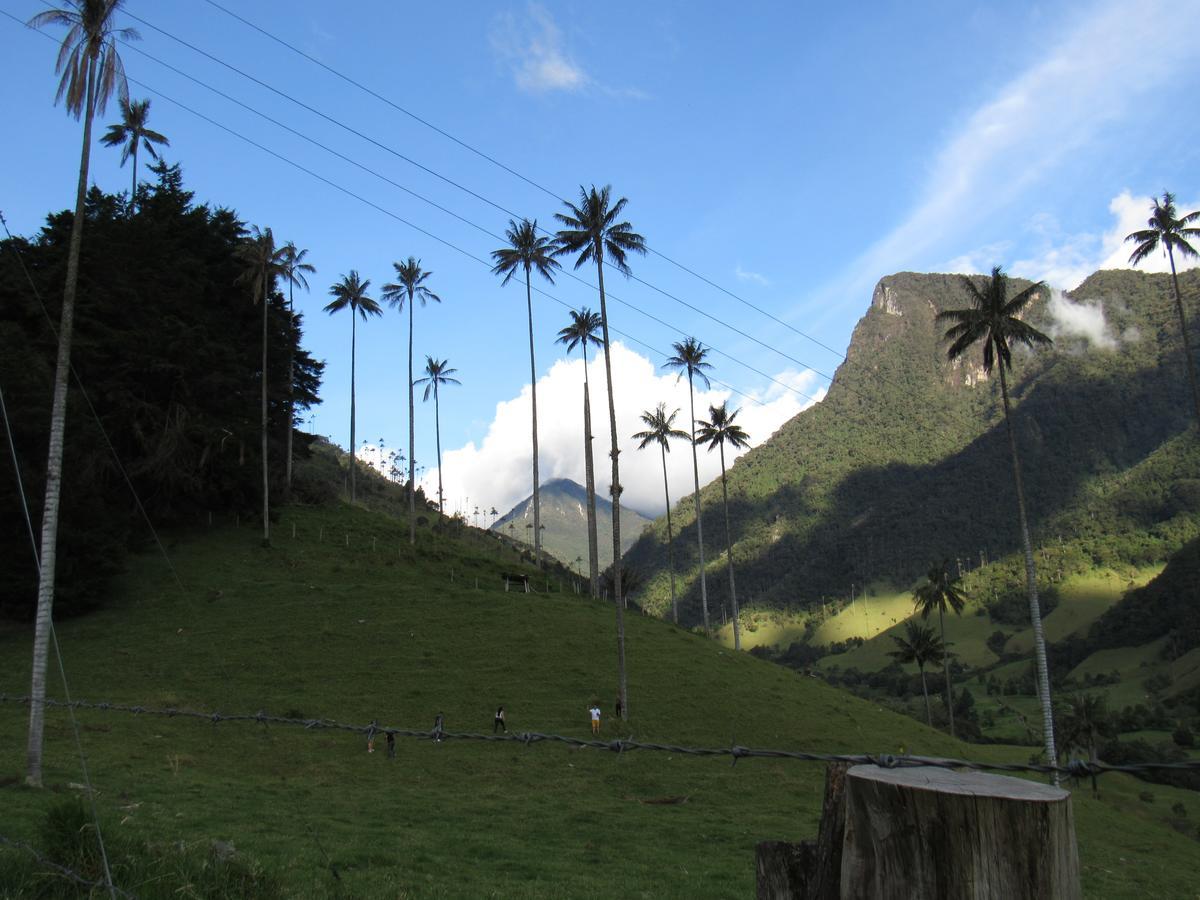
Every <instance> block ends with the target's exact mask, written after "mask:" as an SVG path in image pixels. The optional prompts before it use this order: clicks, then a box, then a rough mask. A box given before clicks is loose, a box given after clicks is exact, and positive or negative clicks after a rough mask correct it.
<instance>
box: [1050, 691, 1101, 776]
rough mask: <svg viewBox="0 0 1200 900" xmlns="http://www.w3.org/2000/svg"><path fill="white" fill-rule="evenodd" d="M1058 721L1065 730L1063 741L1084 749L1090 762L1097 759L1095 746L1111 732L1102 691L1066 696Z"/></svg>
mask: <svg viewBox="0 0 1200 900" xmlns="http://www.w3.org/2000/svg"><path fill="white" fill-rule="evenodd" d="M1060 723H1061V724H1060V727H1061V728H1062V729H1063V731H1064V732H1066V736H1064V738H1063V743H1064V744H1066V745H1068V746H1072V745H1073V746H1076V747H1079V748H1080V749H1083V750H1086V751H1087V755H1088V759H1089V760H1090V761H1091V762H1095V761H1096V759H1097V753H1096V748H1097V746H1098V744H1099V740H1100V738H1102V737H1108V736H1110V735H1111V734H1112V732H1113V728H1112V719H1111V717H1110V716H1109V713H1108V702H1107V700H1106V698H1105V695H1104V694H1102V693H1093V694H1085V693H1078V694H1075V695H1074V696H1072V697H1070V698H1068V699H1067V707H1066V709H1065V710H1064V714H1063V715H1062V716H1061V717H1060Z"/></svg>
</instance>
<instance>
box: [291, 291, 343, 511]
mask: <svg viewBox="0 0 1200 900" xmlns="http://www.w3.org/2000/svg"><path fill="white" fill-rule="evenodd" d="M292 292H293V285H292V284H290V283H289V284H288V402H287V408H288V409H287V464H286V466H285V467H284V472H285V478H284V480H285V481H286V482H287V486H288V490H289V491H290V490H291V489H292V429H293V424H294V423H295V421H296V308H295V306H294V305H293V297H292ZM351 315H354V313H353V312H351ZM353 355H354V348H353V341H351V356H353ZM353 365H354V364H353V362H352V363H351V368H353ZM350 380H351V381H353V380H354V375H353V373H351V375H350ZM351 390H353V385H352V386H351ZM352 446H353V445H352Z"/></svg>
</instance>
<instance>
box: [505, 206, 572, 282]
mask: <svg viewBox="0 0 1200 900" xmlns="http://www.w3.org/2000/svg"><path fill="white" fill-rule="evenodd" d="M504 237H505V239H506V240H507V241H508V243H509V246H507V247H501V248H500V249H499V250H493V251H492V259H494V260H495V261H496V264H495V265H494V266H492V274H493V275H503V276H504V280H503V281H501V282H500V283H501V284H508V282H509V279H511V278H512V277H513V275H515V274H517V272H519V271H523V272H524V273H525V274H526V276H528V275H529V274H530V272H531V271H532V270H533V269H537V272H538V274H539V275H541V276H542V277H543V278H545V279H546V280H547V281H549V282H550V283H551V284H553V283H554V272H555V270H556V269H561V268H562V266H561V265H560V264H559V262H558V260H557V259H555V258H554V251H555V243H554V239H553V238H550V237H547V236H545V235H540V234H538V227H537V219H533V220H530V219H522V220H521V221H520V222H517V221H515V220H513V219H509V220H508V228H507V229H506V230H505V232H504Z"/></svg>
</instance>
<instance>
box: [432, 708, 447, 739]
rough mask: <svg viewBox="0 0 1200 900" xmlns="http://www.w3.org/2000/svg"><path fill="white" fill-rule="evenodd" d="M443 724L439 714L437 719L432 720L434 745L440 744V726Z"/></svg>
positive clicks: (442, 718)
mask: <svg viewBox="0 0 1200 900" xmlns="http://www.w3.org/2000/svg"><path fill="white" fill-rule="evenodd" d="M444 724H445V718H444V717H443V716H442V714H441V713H438V714H437V718H436V719H434V720H433V740H434V743H437V744H440V743H441V742H442V733H443V730H442V726H443V725H444Z"/></svg>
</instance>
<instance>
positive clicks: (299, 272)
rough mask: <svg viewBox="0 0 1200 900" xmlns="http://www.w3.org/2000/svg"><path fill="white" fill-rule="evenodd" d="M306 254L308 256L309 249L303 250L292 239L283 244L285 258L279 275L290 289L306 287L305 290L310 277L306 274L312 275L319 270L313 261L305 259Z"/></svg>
mask: <svg viewBox="0 0 1200 900" xmlns="http://www.w3.org/2000/svg"><path fill="white" fill-rule="evenodd" d="M306 256H308V250H307V249H305V250H301V249H300V248H299V247H297V246H296V245H295V244H294V243H292V242H291V241H288V242H287V243H286V244H284V245H283V259H282V262H281V266H280V271H279V275H280V277H281V278H282V279H283V280H284V282H285V283H286V284H287V286H288V289H289V290H290V289H291V288H304V290H306V291H307V290H308V279H307V278H305V275H312V274H313V273H315V272H316V271H317V268H316V266H314V265H313V264H312V263H306V262H305V261H304V257H306Z"/></svg>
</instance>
